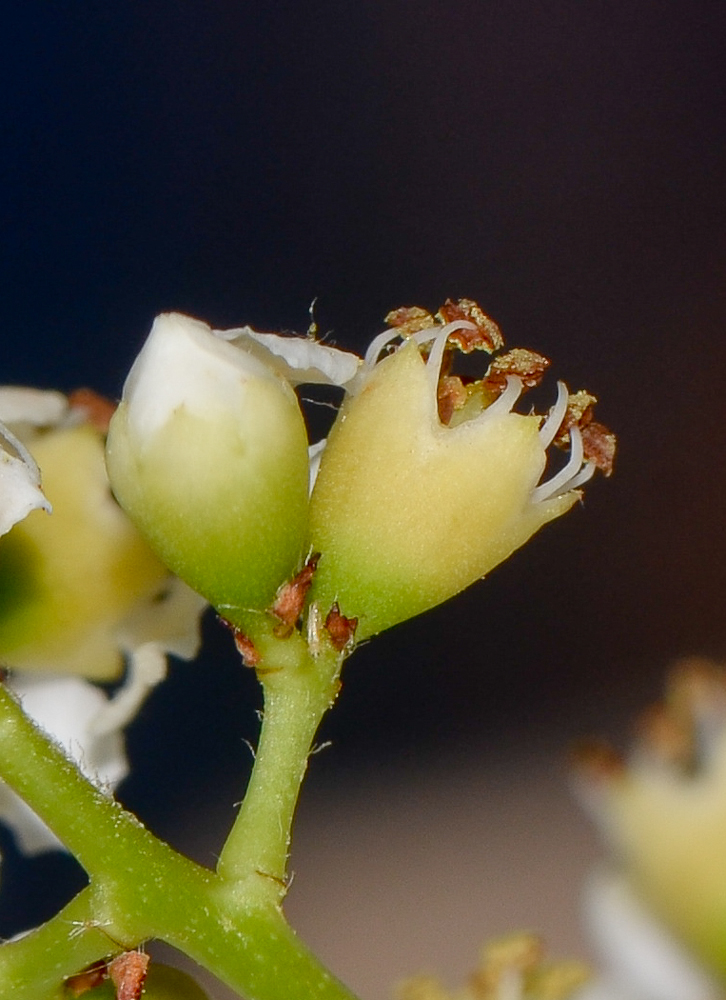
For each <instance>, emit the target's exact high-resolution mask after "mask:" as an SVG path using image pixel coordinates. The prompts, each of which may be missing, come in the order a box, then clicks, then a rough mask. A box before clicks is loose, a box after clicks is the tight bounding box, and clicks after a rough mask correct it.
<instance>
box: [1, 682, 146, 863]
mask: <svg viewBox="0 0 726 1000" xmlns="http://www.w3.org/2000/svg"><path fill="white" fill-rule="evenodd" d="M8 684H9V686H10V687H11V688H12V689H13V690H14V691H15V692H16V693H17V694H18V695H19V697H20V700H21V703H22V705H23V708H24V710H25V711H26V712H27V714H28V715H29V716H30V717H31V718H32V719H34V720H35V722H37V723H38V725H40V726H41V728H42V729H44V730H45V732H46V733H48V735H49V736H51V737H52V738H53V739H54V740H55V741H56V742H57V743H58V744H60V746H62V747H63V749H64V750H65V751H66V753H68V754H69V756H70V757H72V758H73V760H75V762H76V763H77V764H78V766H79V767H80V769H81V771H82V772H83V773H84V774H85V775H86V777H88V778H89V779H90V780H91V781H93V782H94V783H95V784H97V785H98V786H99V787H102V788H108V789H113V788H115V787H116V785H117V784H118V783H119V782H120V781H121V780H122V778H124V777H125V776H126V775H127V774H128V763H127V761H126V756H125V754H124V748H123V738H122V736H121V734H120V733H119V732H118V731H109V732H103V733H100V734H98V733H95V732H94V725H95V722H96V719H97V717H98V716H99V714H102V713H103V712H104V711H105V709H106V706H107V704H108V699H107V698H106V695H105V694H104V693H103V692H102V691H101V690H99V688H97V687H94V686H93V685H92V684H89V683H88V682H87V681H84V680H81V679H80V678H79V677H46V676H43V677H40V676H32V675H29V674H17V675H14V676H13V677H11V679H10V681H9V682H8ZM0 818H2V819H3V820H4V821H5V822H6V823H8V825H9V826H10V827H12V829H13V830H14V832H15V835H16V837H17V839H18V843H19V845H20V847H21V849H22V850H23V851H25V852H26V853H28V854H35V853H38V852H39V851H44V850H48V849H51V848H54V847H59V846H60V845H59V842H58V840H57V838H56V837H55V835H54V834H53V833H51V831H50V830H48V828H47V827H46V826H45V824H44V823H42V822H41V820H39V819H38V817H37V816H36V815H35V814H34V813H33V812H32V811H31V810H30V809H29V808H28V807H27V806H26V805H25V803H24V802H22V800H20V799H19V798H18V796H16V795H15V793H14V792H12V791H11V790H10V789H9V788H8V787H7V786H5V785H0Z"/></svg>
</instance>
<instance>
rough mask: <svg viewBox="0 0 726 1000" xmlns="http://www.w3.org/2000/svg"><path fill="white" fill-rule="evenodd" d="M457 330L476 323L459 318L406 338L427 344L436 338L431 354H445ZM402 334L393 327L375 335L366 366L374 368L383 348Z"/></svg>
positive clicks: (366, 354) (369, 348) (367, 355)
mask: <svg viewBox="0 0 726 1000" xmlns="http://www.w3.org/2000/svg"><path fill="white" fill-rule="evenodd" d="M455 330H476V324H474V323H471V322H470V321H469V320H466V319H458V320H454V321H453V322H452V323H446V325H445V326H429V327H427V328H426V329H425V330H419V331H418V333H414V334H412V335H411V336H410V337H407V338H405V339H406V340H413V341H415V342H416V343H417V344H427V343H428V342H429V341H430V340H434V341H436V344H435V346H434V347H433V348H432V350H431V354H433V353H434V352H435V351H436V352H437V353H439V354H443V351H444V347H445V346H446V341H447V340H448V339H449V335H450V334H452V333H454V331H455ZM400 336H401V331H400V330H398V329H396V328H395V327H393V328H391V329H389V330H384V331H383V333H379V334H378V336H377V337H374V338H373V340H372V341H371V342H370V345H369V347H368V350H367V351H366V353H365V358H364V362H365V365H366V367H367V368H372V367H373V366H374V365H375V364H376V362H377V361H378V357H379V355H380V353H381V351H382V350H383V348H384V347H387V346H388V344H390V343H391V341H393V340H396V339H397V338H398V337H400ZM439 343H441V345H442V346H441V349H440V352H439V351H438V350H437V348H438V344H439ZM431 354H430V355H429V358H428V362H430V361H431ZM428 362H427V363H428ZM437 378H438V375H437Z"/></svg>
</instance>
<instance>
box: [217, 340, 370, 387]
mask: <svg viewBox="0 0 726 1000" xmlns="http://www.w3.org/2000/svg"><path fill="white" fill-rule="evenodd" d="M214 333H215V334H216V335H217V336H218V337H221V338H222V340H227V341H230V342H231V343H233V344H234V345H235V346H236V347H239V348H240V349H242V350H246V351H249V352H250V353H251V354H254V355H255V356H256V357H257V358H259V359H260V360H261V361H264V362H265V363H266V364H268V365H270V366H271V367H272V368H274V370H275V371H276V372H277V374H278V375H281V376H282V377H283V378H285V379H287V381H288V382H290V384H291V385H303V384H316V383H317V384H321V385H340V386H343V385H347V384H348V383H349V382H351V381H352V380H353V379H354V378H355V376H356V374H357V372H358V369H359V367H360V366H361V364H362V361H361V359H360V358H359V357H358V355H357V354H351V352H350V351H341V350H339V349H338V348H337V347H329V346H328V345H327V344H321V343H319V342H318V341H317V340H313V339H312V338H310V337H281V336H280V335H279V334H277V333H257V331H256V330H253V329H252V328H251V327H249V326H244V327H241V328H239V329H236V330H214Z"/></svg>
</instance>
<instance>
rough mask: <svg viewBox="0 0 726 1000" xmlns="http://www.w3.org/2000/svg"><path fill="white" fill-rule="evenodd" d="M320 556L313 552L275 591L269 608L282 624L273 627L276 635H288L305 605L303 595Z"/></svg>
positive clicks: (308, 588)
mask: <svg viewBox="0 0 726 1000" xmlns="http://www.w3.org/2000/svg"><path fill="white" fill-rule="evenodd" d="M319 559H320V556H319V555H317V554H313V555H312V556H310V558H309V559H308V561H307V562H306V563H305V565H304V566H303V568H302V569H301V570H300V572H299V573H297V574H296V575H295V576H294V577H293V578H292V580H290V581H289V582H288V583H283V585H282V586H281V587H280V589H279V590H278V591H277V596H276V597H275V603H274V604H273V605H272V607H271V608H270V613H271V614H273V615H274V616H275V618H277V619H278V620H279V622H280V625H281V626H282V627H281V628H279V629H275V634H276V635H277V636H278V637H283V636H284V635H289V634H290V632H292V630H293V629H294V628H295V625H296V623H297V620H298V618H299V617H300V615H301V614H302V612H303V608H304V607H305V597H306V596H307V592H308V590H310V585H311V584H312V582H313V576H314V574H315V569H316V567H317V565H318V560H319Z"/></svg>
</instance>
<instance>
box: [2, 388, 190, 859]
mask: <svg viewBox="0 0 726 1000" xmlns="http://www.w3.org/2000/svg"><path fill="white" fill-rule="evenodd" d="M112 411H113V406H112V405H111V404H109V403H107V402H106V401H105V400H102V399H101V398H100V397H98V396H95V395H94V394H93V393H89V392H80V393H78V394H75V395H74V396H73V397H71V398H66V397H65V396H63V395H62V394H60V393H56V392H44V391H41V390H35V389H27V388H21V387H4V388H0V420H1V421H3V423H4V425H5V426H4V429H3V430H2V435H3V439H4V442H5V444H4V447H3V451H2V453H1V455H0V457H2V463H3V464H2V466H0V501H2V512H1V513H0V529H2V530H0V534H4V535H5V537H4V538H2V540H0V663H1V664H2V666H3V667H5V668H10V671H11V673H10V677H9V679H8V681H7V683H8V685H9V686H10V687H11V688H12V689H13V690H14V691H15V692H16V693H17V694H18V695H19V696H20V698H21V701H22V704H23V707H24V709H25V711H26V712H27V713H28V715H30V716H31V717H32V718H33V719H34V720H35V721H36V722H37V723H38V724H39V725H40V726H41V727H42V728H43V729H44V730H45V731H46V732H47V733H48V734H49V735H50V736H51V737H53V738H54V739H56V740H57V741H58V742H59V744H60V745H62V746H63V747H64V748H65V749H66V751H67V752H68V753H69V754H70V755H71V757H73V758H74V759H75V760H76V762H77V763H78V764H79V766H80V768H81V770H82V771H83V772H84V773H85V774H86V775H87V776H88V777H89V778H91V779H92V780H93V781H95V782H97V783H98V784H99V785H100V786H102V787H104V788H107V789H109V790H112V789H113V788H115V786H116V785H117V784H118V782H119V781H120V780H121V779H122V778H123V777H124V776H125V775H126V773H127V771H128V764H127V761H126V758H125V755H124V746H123V738H122V735H121V730H122V729H123V727H124V726H125V725H126V724H127V723H128V722H129V721H130V719H132V718H133V716H134V715H135V714H136V712H137V711H138V709H139V707H140V706H141V704H142V702H143V700H144V698H145V697H146V695H147V693H148V691H149V690H150V689H151V688H152V687H153V686H154V685H156V684H158V683H159V682H160V681H161V680H162V679H163V678H164V676H165V673H166V656H167V653H173V654H175V655H177V656H180V657H184V658H191V657H193V656H194V655H195V654H196V651H197V647H198V644H199V616H200V614H201V611H202V610H203V608H204V607H205V603H206V602H205V601H204V599H203V598H201V597H200V596H199V595H198V594H195V593H194V592H193V591H192V590H190V589H189V588H188V587H187V586H186V585H184V584H183V583H181V581H179V580H177V579H175V578H174V577H172V576H171V575H170V574H169V573H168V571H167V569H166V567H164V566H163V565H162V564H161V563H160V562H159V561H158V560H157V559H156V557H155V556H154V555H153V554H152V553H151V552H150V551H149V550H148V548H147V547H146V545H145V543H144V542H143V541H142V540H141V538H140V537H139V536H138V534H137V532H136V530H135V529H134V528H133V526H132V525H131V523H130V522H129V521H128V519H127V518H126V516H125V514H124V513H123V512H122V511H121V509H120V508H119V507H118V505H117V504H116V503H115V501H114V500H113V498H112V496H111V493H110V489H109V485H108V480H107V478H106V473H105V467H104V461H103V445H104V439H105V432H106V428H107V422H108V418H109V416H110V413H111V412H112ZM31 451H32V452H34V453H35V456H36V457H37V458H39V459H40V465H41V466H42V468H41V470H40V472H39V471H38V465H36V462H35V458H34V457H31ZM8 470H9V471H8ZM4 472H7V474H4ZM41 476H42V479H43V488H44V489H45V490H46V491H47V493H48V497H49V500H50V501H52V502H53V504H54V508H55V509H54V512H53V514H52V515H51V516H50V517H48V516H47V514H45V513H43V514H33V513H32V512H33V511H34V510H36V509H39V510H41V511H44V512H45V511H50V503H49V500H48V499H46V498H45V496H44V495H43V493H41V491H40V480H41ZM21 522H22V523H21ZM11 528H12V530H10V529H11ZM124 664H126V667H127V672H126V677H125V679H124V681H123V683H122V685H121V686H120V687H119V688H118V689H117V691H116V693H115V694H114V696H113V697H111V698H109V697H108V696H107V694H106V693H105V692H103V691H102V690H101V689H99V688H97V687H95V686H94V685H93V684H92V683H89V680H88V679H87V678H90V679H101V680H114V679H116V678H118V677H119V676H121V673H122V671H123V668H124ZM0 818H2V819H3V820H5V821H6V822H7V823H8V824H9V825H10V826H11V827H12V828H13V830H14V831H15V833H16V836H17V838H18V841H19V843H20V845H21V847H23V848H24V849H25V850H27V851H29V852H35V851H39V850H44V849H47V848H49V847H53V846H58V845H57V840H56V838H55V837H54V836H53V834H51V833H50V831H49V830H47V828H46V827H45V826H44V824H42V823H41V822H40V821H39V820H38V819H37V818H36V817H35V815H34V814H33V813H32V812H31V811H30V810H29V809H28V807H27V806H26V805H25V804H24V803H23V802H22V801H21V800H20V799H19V798H18V797H17V796H16V795H15V794H14V793H13V792H11V791H10V789H8V788H7V787H5V786H2V785H0Z"/></svg>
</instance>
